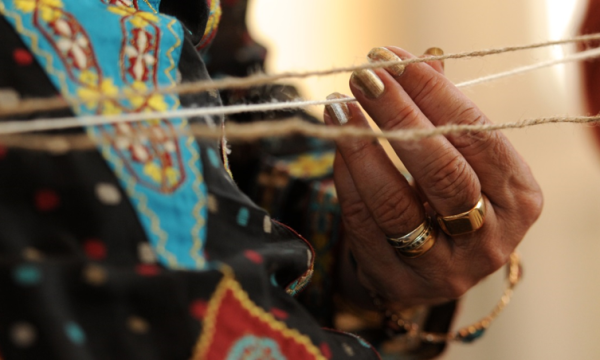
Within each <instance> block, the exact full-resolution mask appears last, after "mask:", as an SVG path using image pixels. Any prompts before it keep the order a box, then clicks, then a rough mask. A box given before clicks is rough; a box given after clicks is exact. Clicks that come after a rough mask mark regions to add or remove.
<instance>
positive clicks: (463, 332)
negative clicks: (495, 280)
mask: <svg viewBox="0 0 600 360" xmlns="http://www.w3.org/2000/svg"><path fill="white" fill-rule="evenodd" d="M507 268H508V276H507V279H506V280H507V286H506V289H505V290H504V293H503V295H502V297H501V298H500V300H499V301H498V303H497V304H496V306H495V307H494V309H493V310H492V311H491V312H490V314H488V315H487V316H485V317H484V318H482V319H481V320H479V321H477V322H475V323H473V324H471V325H469V326H465V327H462V328H460V329H459V330H456V331H453V332H448V333H436V332H428V331H423V330H421V329H420V328H419V324H417V323H415V322H413V321H410V320H407V319H405V318H404V317H403V316H402V315H401V314H400V313H394V312H391V311H389V310H387V311H386V317H387V318H388V319H389V320H391V321H393V322H394V323H395V324H396V325H397V326H398V327H399V328H401V329H403V330H405V331H406V334H403V336H408V337H410V338H413V339H419V340H421V341H423V342H427V343H444V342H449V341H460V342H463V343H470V342H472V341H474V340H477V339H478V338H480V337H481V336H483V334H484V333H485V330H487V328H489V327H490V325H491V323H492V322H493V321H494V320H495V319H496V318H497V317H498V315H500V313H501V312H502V310H504V308H505V307H506V306H507V305H508V303H509V302H510V299H511V297H512V294H513V290H514V288H515V286H516V285H517V284H518V283H519V281H520V280H521V277H522V268H521V261H520V257H519V254H517V253H516V252H514V253H512V254H511V255H510V261H509V263H508V264H507ZM377 302H378V301H376V305H379V304H377Z"/></svg>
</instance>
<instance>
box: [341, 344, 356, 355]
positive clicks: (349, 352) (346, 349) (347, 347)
mask: <svg viewBox="0 0 600 360" xmlns="http://www.w3.org/2000/svg"><path fill="white" fill-rule="evenodd" d="M342 347H343V348H344V352H345V353H346V355H348V356H354V349H352V347H351V346H350V345H348V344H346V343H342Z"/></svg>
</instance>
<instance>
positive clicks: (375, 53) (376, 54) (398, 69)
mask: <svg viewBox="0 0 600 360" xmlns="http://www.w3.org/2000/svg"><path fill="white" fill-rule="evenodd" d="M367 57H368V58H369V60H370V61H372V62H377V61H400V60H402V59H400V57H398V55H396V54H394V53H393V52H391V51H390V50H388V49H386V48H384V47H378V48H374V49H372V50H371V51H369V55H367ZM385 69H386V70H387V71H389V72H390V73H391V74H392V75H394V76H400V75H402V73H404V65H401V64H397V65H392V66H388V67H386V68H385Z"/></svg>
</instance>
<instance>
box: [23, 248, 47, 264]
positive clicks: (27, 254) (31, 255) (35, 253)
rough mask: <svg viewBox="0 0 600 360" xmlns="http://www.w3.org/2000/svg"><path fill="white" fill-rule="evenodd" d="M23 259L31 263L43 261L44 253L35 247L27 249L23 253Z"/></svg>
mask: <svg viewBox="0 0 600 360" xmlns="http://www.w3.org/2000/svg"><path fill="white" fill-rule="evenodd" d="M22 255H23V257H24V258H25V259H26V260H29V261H41V260H42V259H43V258H44V255H42V253H41V252H40V251H39V250H38V249H36V248H33V247H26V248H25V249H24V250H23V253H22Z"/></svg>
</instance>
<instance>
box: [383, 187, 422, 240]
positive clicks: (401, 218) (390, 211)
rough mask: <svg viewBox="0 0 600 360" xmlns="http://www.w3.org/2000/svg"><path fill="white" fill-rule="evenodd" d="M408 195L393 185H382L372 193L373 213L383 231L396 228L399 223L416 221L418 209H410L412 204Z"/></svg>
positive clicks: (417, 220)
mask: <svg viewBox="0 0 600 360" xmlns="http://www.w3.org/2000/svg"><path fill="white" fill-rule="evenodd" d="M410 200H411V199H410V198H409V197H408V196H405V194H403V193H402V192H401V191H399V190H398V189H396V188H395V187H393V186H383V187H381V188H379V189H378V190H377V191H376V192H375V194H374V195H373V204H374V205H373V207H374V208H373V215H374V217H375V219H376V221H377V223H378V224H379V226H380V227H381V228H382V229H383V230H384V231H385V230H387V231H390V230H393V229H397V228H398V225H399V224H402V223H407V224H414V223H418V222H419V219H417V216H418V214H419V212H418V211H410V209H411V207H413V206H414V204H413V203H412V202H411V201H410Z"/></svg>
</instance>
